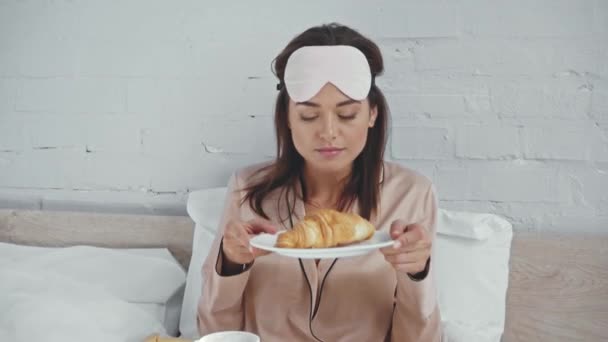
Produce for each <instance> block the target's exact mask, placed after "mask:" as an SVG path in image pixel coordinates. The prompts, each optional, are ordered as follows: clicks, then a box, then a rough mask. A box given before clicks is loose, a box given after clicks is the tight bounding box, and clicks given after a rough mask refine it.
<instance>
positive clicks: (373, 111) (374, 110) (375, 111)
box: [369, 106, 378, 128]
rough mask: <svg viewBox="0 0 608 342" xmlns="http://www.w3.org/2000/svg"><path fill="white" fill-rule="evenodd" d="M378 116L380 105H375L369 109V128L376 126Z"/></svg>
mask: <svg viewBox="0 0 608 342" xmlns="http://www.w3.org/2000/svg"><path fill="white" fill-rule="evenodd" d="M376 118H378V107H377V106H374V107H373V108H371V109H370V111H369V128H372V127H374V124H375V123H376Z"/></svg>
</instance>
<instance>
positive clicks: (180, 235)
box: [0, 210, 194, 270]
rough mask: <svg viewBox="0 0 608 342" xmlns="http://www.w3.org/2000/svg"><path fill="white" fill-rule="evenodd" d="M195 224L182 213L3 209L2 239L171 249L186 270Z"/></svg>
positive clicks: (0, 213) (57, 244) (58, 244)
mask: <svg viewBox="0 0 608 342" xmlns="http://www.w3.org/2000/svg"><path fill="white" fill-rule="evenodd" d="M193 229H194V223H193V222H192V221H191V220H190V218H188V217H183V216H151V215H119V214H105V213H104V214H101V213H81V212H62V211H20V210H0V241H2V242H11V243H16V244H21V245H30V246H48V247H63V246H72V245H80V244H84V245H90V246H97V247H110V248H152V247H162V248H168V249H169V251H171V253H172V254H173V256H174V257H175V258H176V259H177V260H178V261H179V262H180V264H181V265H182V266H183V267H184V268H185V269H186V270H187V269H188V263H189V262H190V255H191V254H192V235H193Z"/></svg>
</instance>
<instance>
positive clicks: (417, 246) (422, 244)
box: [380, 240, 431, 255]
mask: <svg viewBox="0 0 608 342" xmlns="http://www.w3.org/2000/svg"><path fill="white" fill-rule="evenodd" d="M430 249H431V243H430V242H429V241H426V240H420V241H418V242H416V243H414V244H410V245H407V246H402V247H399V248H398V249H395V247H394V246H388V247H384V248H382V249H380V252H382V254H384V255H397V254H401V253H411V252H415V251H420V250H430Z"/></svg>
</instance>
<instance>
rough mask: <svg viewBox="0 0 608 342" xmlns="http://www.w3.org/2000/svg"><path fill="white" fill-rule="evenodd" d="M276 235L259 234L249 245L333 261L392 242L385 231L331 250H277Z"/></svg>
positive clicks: (302, 256) (298, 256) (297, 256)
mask: <svg viewBox="0 0 608 342" xmlns="http://www.w3.org/2000/svg"><path fill="white" fill-rule="evenodd" d="M279 234H281V233H277V234H260V235H257V236H255V237H253V238H252V239H251V241H250V242H249V244H250V245H251V246H253V247H255V248H259V249H263V250H267V251H270V252H274V253H277V254H281V255H284V256H288V257H292V258H302V259H333V258H344V257H352V256H357V255H363V254H366V253H369V252H371V251H373V250H376V249H379V248H383V247H388V246H391V245H392V244H393V240H392V239H391V237H390V236H389V234H388V232H386V231H379V232H376V233H375V234H374V236H372V238H371V239H369V240H365V241H363V242H359V243H355V244H352V245H348V246H340V247H332V248H279V247H275V243H276V241H277V237H278V236H279Z"/></svg>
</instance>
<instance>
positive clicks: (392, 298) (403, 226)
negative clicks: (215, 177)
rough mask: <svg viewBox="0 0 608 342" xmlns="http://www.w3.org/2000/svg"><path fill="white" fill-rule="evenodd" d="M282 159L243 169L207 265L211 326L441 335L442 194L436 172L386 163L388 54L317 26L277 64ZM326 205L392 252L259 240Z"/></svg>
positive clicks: (203, 303) (301, 333) (324, 334)
mask: <svg viewBox="0 0 608 342" xmlns="http://www.w3.org/2000/svg"><path fill="white" fill-rule="evenodd" d="M274 69H275V74H276V75H277V77H278V78H279V80H280V83H279V85H278V86H277V88H278V90H279V93H278V97H277V101H276V107H275V129H276V135H277V155H278V156H277V158H276V160H275V161H274V162H272V163H265V164H260V165H254V166H250V167H247V168H244V169H242V170H239V171H238V172H236V173H235V174H234V175H233V176H232V178H231V179H230V182H229V195H228V196H227V199H226V204H225V209H224V213H223V218H222V221H221V223H220V230H219V231H220V232H221V233H220V234H218V237H217V238H216V240H215V242H214V244H213V247H212V249H211V252H210V254H209V256H208V257H207V259H206V261H205V263H204V266H203V272H204V275H205V281H204V285H203V292H202V296H201V299H200V302H199V306H198V322H199V330H200V333H201V334H208V333H210V332H214V331H220V330H246V331H251V332H254V333H257V334H258V335H260V336H261V339H262V341H332V342H333V341H399V342H403V341H439V340H440V339H441V329H440V321H441V320H440V314H439V310H438V306H437V299H436V293H435V285H434V280H433V277H432V273H431V272H430V268H431V265H432V264H431V245H432V241H433V239H434V236H435V221H436V212H437V202H436V197H435V194H434V190H433V189H434V188H433V186H432V184H431V182H430V181H429V179H427V178H426V177H424V176H422V175H419V174H417V173H415V172H414V171H412V170H409V169H407V168H404V167H401V166H398V165H396V164H393V163H389V162H384V161H383V154H384V149H385V145H386V131H387V125H388V124H387V122H388V119H389V118H388V108H387V105H386V102H385V99H384V96H383V95H382V93H381V91H380V89H379V88H378V86H377V85H375V83H374V79H375V77H376V76H378V75H380V74H381V73H382V71H383V61H382V56H381V53H380V50H379V48H378V47H377V45H376V44H374V43H373V42H372V41H370V40H369V39H367V38H365V37H363V36H362V35H361V34H359V33H358V32H356V31H354V30H352V29H350V28H348V27H345V26H341V25H337V24H331V25H323V26H319V27H313V28H310V29H308V30H306V31H305V32H303V33H302V34H300V35H298V36H297V37H296V38H294V39H293V40H292V41H291V42H290V43H289V44H288V45H287V47H285V49H284V50H283V51H282V52H281V53H280V54H279V56H278V57H277V58H276V59H275V63H274ZM321 208H332V209H336V210H339V211H343V212H355V213H357V214H359V215H361V216H362V217H364V218H366V219H368V220H369V221H370V222H371V223H372V224H374V226H375V227H376V228H377V229H378V230H390V234H391V237H392V238H393V239H394V240H395V243H394V245H393V246H390V247H387V248H383V249H381V250H377V251H374V252H371V253H369V254H366V255H363V256H357V257H350V258H341V259H322V260H311V259H295V258H288V257H284V256H280V255H276V254H268V253H264V252H262V251H260V250H257V249H253V248H251V247H250V246H249V239H250V238H251V237H252V236H253V235H255V234H259V233H262V232H266V233H275V232H277V231H280V230H286V229H291V227H292V226H293V224H294V223H295V222H297V221H298V220H300V219H301V218H303V216H304V215H306V214H310V213H312V212H315V211H316V210H319V209H321Z"/></svg>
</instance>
